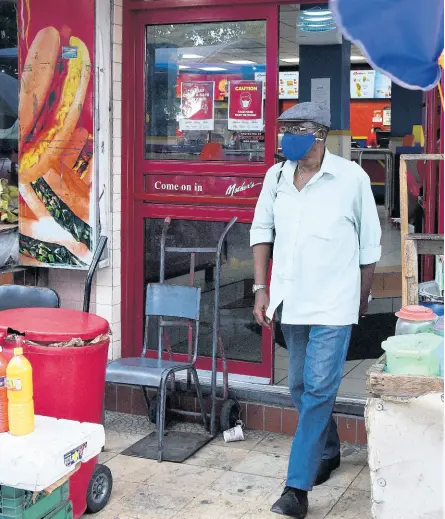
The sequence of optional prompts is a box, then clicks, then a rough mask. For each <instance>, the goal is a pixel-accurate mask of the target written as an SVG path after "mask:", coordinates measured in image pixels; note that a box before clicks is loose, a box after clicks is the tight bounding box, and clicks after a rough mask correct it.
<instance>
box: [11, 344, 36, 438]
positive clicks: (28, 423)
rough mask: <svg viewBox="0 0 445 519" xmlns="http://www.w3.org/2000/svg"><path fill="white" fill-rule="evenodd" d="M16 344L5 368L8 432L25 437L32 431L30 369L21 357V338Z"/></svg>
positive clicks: (27, 361)
mask: <svg viewBox="0 0 445 519" xmlns="http://www.w3.org/2000/svg"><path fill="white" fill-rule="evenodd" d="M17 344H18V347H17V348H14V357H13V358H12V359H11V360H10V361H9V364H8V367H7V368H6V386H7V388H8V418H9V432H10V433H11V434H12V435H14V436H25V434H30V433H32V432H33V431H34V400H33V392H32V367H31V364H30V362H29V360H28V359H27V358H25V357H24V356H23V348H22V347H21V344H22V339H21V337H19V338H18V339H17Z"/></svg>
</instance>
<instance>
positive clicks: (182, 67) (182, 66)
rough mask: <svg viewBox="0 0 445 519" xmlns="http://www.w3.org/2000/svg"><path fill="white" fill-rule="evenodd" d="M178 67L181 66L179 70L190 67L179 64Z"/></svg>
mask: <svg viewBox="0 0 445 519" xmlns="http://www.w3.org/2000/svg"><path fill="white" fill-rule="evenodd" d="M178 68H179V70H186V69H188V68H190V67H187V65H179V67H178Z"/></svg>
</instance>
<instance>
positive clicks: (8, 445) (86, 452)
mask: <svg viewBox="0 0 445 519" xmlns="http://www.w3.org/2000/svg"><path fill="white" fill-rule="evenodd" d="M104 445H105V431H104V428H103V426H102V425H99V424H92V423H80V422H73V421H71V420H57V419H56V418H49V417H46V416H36V417H35V430H34V432H33V433H32V434H28V435H27V436H12V435H10V434H9V433H3V434H0V460H1V463H0V485H7V486H10V487H15V488H21V489H23V490H30V491H33V492H40V491H42V490H44V489H46V488H48V487H49V486H51V485H52V484H53V483H55V482H56V481H58V480H59V479H61V478H63V477H64V476H66V475H68V474H69V473H70V472H72V471H73V470H74V468H75V466H76V465H77V464H78V463H79V462H83V463H85V462H87V461H89V460H90V459H91V458H94V457H95V456H97V455H98V454H99V453H100V452H101V450H102V447H103V446H104Z"/></svg>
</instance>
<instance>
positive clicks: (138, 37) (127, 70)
mask: <svg viewBox="0 0 445 519" xmlns="http://www.w3.org/2000/svg"><path fill="white" fill-rule="evenodd" d="M253 3H255V4H256V5H255V9H254V10H252V4H253ZM286 3H293V2H292V1H288V0H284V1H282V2H280V4H286ZM305 3H316V2H314V1H313V0H310V1H308V2H305ZM252 13H253V14H252ZM216 20H218V21H235V20H236V21H243V20H246V21H248V20H266V22H267V27H266V31H267V44H266V70H267V80H266V81H267V82H266V90H267V92H268V96H270V97H269V98H270V99H276V100H278V66H277V64H278V42H279V38H278V36H279V34H278V30H279V4H278V2H276V1H274V2H272V1H270V0H259V1H255V2H254V1H253V0H242V2H240V4H238V6H237V7H234V6H233V4H230V2H228V1H227V0H213V1H210V0H192V1H187V2H184V1H183V0H168V1H163V2H162V4H161V2H159V1H158V2H126V3H125V2H124V20H123V24H124V26H123V71H122V72H123V78H128V80H127V81H123V93H122V99H123V102H122V113H123V117H122V118H123V121H122V129H123V132H122V135H123V137H122V141H123V142H122V150H123V152H122V310H121V311H122V356H124V357H125V356H131V355H138V354H139V353H140V351H141V345H142V322H143V315H142V312H143V254H142V251H143V249H142V248H141V247H140V246H138V244H139V243H140V242H141V240H142V236H143V224H144V219H145V218H147V217H149V218H157V217H164V216H172V214H171V212H172V208H174V215H175V216H174V217H176V218H184V219H203V220H214V221H228V220H229V219H230V218H231V217H232V216H233V215H236V216H238V220H239V221H240V222H244V223H250V222H251V221H252V216H253V209H254V205H255V203H256V199H255V198H252V199H248V198H243V200H233V199H231V200H230V205H228V204H227V199H218V198H215V197H207V198H205V197H194V196H189V197H187V199H185V198H184V197H183V196H182V197H175V196H174V195H168V196H167V195H153V194H151V195H150V194H147V193H145V192H144V175H147V174H166V173H168V174H172V173H173V174H178V173H185V174H191V173H193V174H194V175H209V170H211V171H210V173H211V174H212V175H213V176H215V177H218V176H223V175H224V176H227V174H228V170H229V171H230V175H235V176H240V178H242V176H249V177H263V176H264V174H265V172H266V171H267V169H268V168H269V167H270V166H271V165H272V164H273V163H274V153H275V146H276V141H275V135H276V118H277V114H278V101H277V102H276V103H268V104H266V109H265V122H266V128H269V131H267V130H266V135H265V163H257V164H254V163H250V164H249V163H238V164H237V163H234V164H232V163H230V164H229V163H227V162H220V163H218V162H214V163H195V162H189V163H186V162H180V161H168V162H167V161H147V160H139V161H137V160H135V157H143V128H144V111H143V110H140V109H139V110H137V107H138V106H144V104H145V103H144V88H143V81H144V48H145V41H144V28H145V26H146V25H147V24H162V23H190V22H197V23H199V22H206V21H216ZM135 168H138V170H137V172H136V169H135ZM241 175H242V176H241ZM193 203H195V204H199V206H198V205H194V206H193V205H184V204H193ZM223 203H224V204H225V205H224V206H223V205H222V204H223ZM138 250H139V252H138ZM134 323H141V324H140V325H137V326H135V325H134ZM198 367H199V368H201V369H209V368H210V359H207V358H201V359H199V363H198ZM228 368H229V372H230V373H242V374H245V375H252V376H253V375H255V376H260V377H267V378H272V375H273V343H272V335H271V332H266V333H263V337H262V363H261V364H258V365H255V364H252V363H246V362H240V361H229V364H228Z"/></svg>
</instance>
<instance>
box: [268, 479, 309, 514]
mask: <svg viewBox="0 0 445 519" xmlns="http://www.w3.org/2000/svg"><path fill="white" fill-rule="evenodd" d="M307 509H308V499H307V492H305V491H304V490H298V489H296V488H292V487H286V488H285V489H284V491H283V493H282V494H281V497H280V499H278V501H277V502H276V503H275V504H274V505H272V508H271V509H270V511H271V512H274V513H276V514H281V515H287V516H289V517H295V518H296V519H304V518H305V517H306V515H307Z"/></svg>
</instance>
